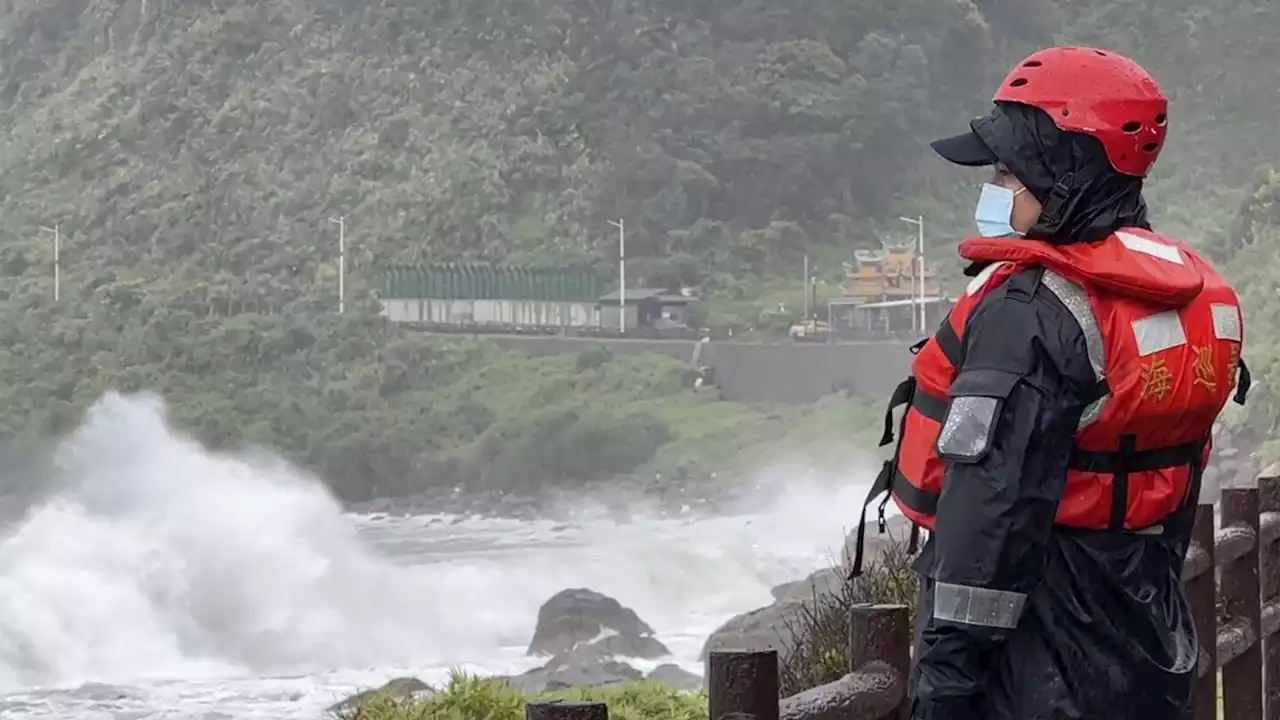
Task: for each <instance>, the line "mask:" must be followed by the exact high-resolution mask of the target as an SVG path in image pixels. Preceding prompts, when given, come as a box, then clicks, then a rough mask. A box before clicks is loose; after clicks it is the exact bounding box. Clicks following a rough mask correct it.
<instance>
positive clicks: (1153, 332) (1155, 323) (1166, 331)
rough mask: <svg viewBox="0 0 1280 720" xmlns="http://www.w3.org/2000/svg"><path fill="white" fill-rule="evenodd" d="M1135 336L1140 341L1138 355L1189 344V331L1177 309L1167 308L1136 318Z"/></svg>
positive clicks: (1134, 322)
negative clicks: (1185, 327) (1139, 318)
mask: <svg viewBox="0 0 1280 720" xmlns="http://www.w3.org/2000/svg"><path fill="white" fill-rule="evenodd" d="M1131 325H1132V326H1133V337H1134V339H1135V340H1136V341H1137V343H1138V356H1139V357H1146V356H1148V355H1154V354H1155V353H1158V352H1160V351H1161V350H1168V349H1169V348H1176V347H1178V346H1179V345H1186V344H1187V331H1186V330H1183V329H1182V318H1181V317H1179V316H1178V311H1177V310H1166V311H1164V312H1160V313H1156V314H1155V315H1148V316H1147V317H1144V318H1142V319H1141V320H1134V321H1133V322H1132V323H1131Z"/></svg>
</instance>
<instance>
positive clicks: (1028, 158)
mask: <svg viewBox="0 0 1280 720" xmlns="http://www.w3.org/2000/svg"><path fill="white" fill-rule="evenodd" d="M971 127H972V129H973V133H974V134H975V135H976V136H977V137H978V138H980V139H981V140H982V142H983V143H984V144H985V145H986V146H987V147H988V148H990V149H991V152H992V153H993V154H994V155H995V156H996V157H997V158H999V159H1000V161H1001V162H1003V163H1004V164H1005V165H1007V166H1008V167H1009V170H1010V171H1011V172H1012V173H1013V174H1014V176H1015V177H1017V178H1018V180H1019V181H1021V182H1022V184H1023V185H1025V186H1026V188H1027V191H1028V192H1030V193H1031V194H1032V195H1033V196H1034V197H1035V198H1036V199H1037V200H1039V201H1040V204H1041V205H1043V206H1044V211H1043V212H1042V213H1041V216H1040V220H1039V222H1037V223H1036V225H1035V227H1033V228H1031V230H1030V231H1029V232H1028V233H1027V237H1028V238H1029V239H1033V240H1043V241H1045V242H1049V243H1052V244H1054V245H1068V244H1072V243H1080V242H1083V243H1091V242H1098V241H1100V240H1103V239H1105V238H1106V237H1107V236H1109V235H1111V233H1113V232H1115V231H1116V230H1118V229H1120V228H1123V227H1129V228H1141V229H1144V230H1150V229H1151V225H1150V224H1149V223H1148V221H1147V204H1146V201H1145V200H1144V199H1143V197H1142V179H1141V178H1136V177H1132V176H1129V175H1122V174H1120V173H1119V172H1117V171H1116V170H1115V168H1113V167H1111V163H1110V161H1108V160H1107V154H1106V151H1105V150H1104V149H1103V147H1102V144H1101V143H1099V142H1098V141H1097V140H1095V139H1094V138H1092V137H1089V136H1088V135H1084V134H1081V133H1076V132H1066V131H1063V130H1060V129H1058V126H1057V125H1054V123H1053V120H1052V119H1051V118H1050V117H1049V116H1048V115H1047V114H1045V113H1044V111H1042V110H1039V109H1038V108H1033V107H1031V106H1029V105H1020V104H1017V103H1003V102H1002V103H997V104H996V106H995V108H994V109H993V110H992V112H991V114H990V115H988V116H987V117H985V118H981V119H978V120H975V121H973V123H972V124H971Z"/></svg>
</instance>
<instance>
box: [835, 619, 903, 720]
mask: <svg viewBox="0 0 1280 720" xmlns="http://www.w3.org/2000/svg"><path fill="white" fill-rule="evenodd" d="M873 662H882V663H884V664H886V665H888V666H889V667H891V668H893V669H894V670H895V671H897V673H898V674H899V676H901V678H902V682H903V687H904V688H905V687H906V683H907V681H908V678H909V677H910V675H911V616H910V614H909V611H908V608H907V607H906V606H905V605H860V606H856V607H854V608H852V609H851V610H850V611H849V669H850V670H852V671H854V672H857V671H858V670H861V669H862V668H864V667H866V666H867V665H869V664H870V663H873ZM903 695H904V697H903V699H902V702H901V703H899V705H898V707H897V708H896V709H895V710H894V711H893V713H892V714H891V715H888V716H886V718H885V720H908V718H909V717H910V715H911V698H910V697H909V696H908V695H907V694H906V693H904V694H903Z"/></svg>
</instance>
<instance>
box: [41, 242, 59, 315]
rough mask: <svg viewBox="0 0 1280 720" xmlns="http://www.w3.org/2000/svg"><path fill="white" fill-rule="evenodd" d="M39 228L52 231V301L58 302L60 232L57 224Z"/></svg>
mask: <svg viewBox="0 0 1280 720" xmlns="http://www.w3.org/2000/svg"><path fill="white" fill-rule="evenodd" d="M40 229H41V230H43V231H45V232H48V233H53V301H54V302H58V299H59V298H61V297H62V267H61V258H60V257H59V256H60V255H61V253H62V233H61V231H60V230H59V226H57V225H54V226H53V227H42V228H40Z"/></svg>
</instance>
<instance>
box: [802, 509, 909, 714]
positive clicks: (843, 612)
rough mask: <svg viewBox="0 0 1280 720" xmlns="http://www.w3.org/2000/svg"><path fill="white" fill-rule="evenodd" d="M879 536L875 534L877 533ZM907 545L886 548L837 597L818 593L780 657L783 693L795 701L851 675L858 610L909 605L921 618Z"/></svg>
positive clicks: (807, 604)
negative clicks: (853, 617) (852, 622)
mask: <svg viewBox="0 0 1280 720" xmlns="http://www.w3.org/2000/svg"><path fill="white" fill-rule="evenodd" d="M873 531H874V530H873ZM912 559H913V556H911V555H909V554H907V544H906V543H900V542H886V549H885V553H884V555H883V556H882V557H881V558H880V559H879V560H878V561H877V562H875V563H873V564H871V565H868V566H867V567H866V568H865V570H864V572H863V574H862V575H861V576H860V577H858V578H857V579H856V580H852V581H847V582H845V583H844V584H843V585H841V586H840V587H839V588H838V589H837V590H836V592H834V593H814V594H813V596H812V597H811V598H809V599H806V600H805V602H804V603H803V605H802V606H801V608H800V612H799V613H798V615H797V616H796V618H795V620H794V621H793V622H792V623H791V624H790V625H791V626H790V627H788V630H789V633H788V635H789V637H790V642H789V643H788V644H787V646H786V647H784V648H783V649H782V651H781V652H779V653H778V655H779V657H778V674H779V678H778V679H779V687H778V690H779V692H780V693H781V695H782V697H790V696H791V695H795V694H796V693H799V692H803V691H805V690H808V689H810V688H815V687H818V686H819V685H825V684H826V683H829V682H835V681H836V680H839V679H840V678H842V677H844V676H845V675H847V674H848V673H849V671H850V669H851V668H850V664H851V660H850V658H849V611H850V610H851V609H852V608H853V606H855V605H861V604H864V603H872V604H877V605H906V606H907V607H909V608H911V617H912V618H913V619H914V617H915V607H916V595H917V593H918V592H919V587H920V584H919V580H918V578H917V577H916V574H915V572H914V571H913V570H912V569H911V561H912Z"/></svg>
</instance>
